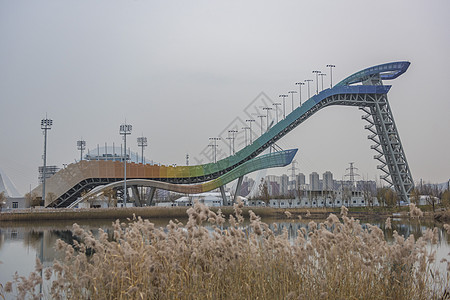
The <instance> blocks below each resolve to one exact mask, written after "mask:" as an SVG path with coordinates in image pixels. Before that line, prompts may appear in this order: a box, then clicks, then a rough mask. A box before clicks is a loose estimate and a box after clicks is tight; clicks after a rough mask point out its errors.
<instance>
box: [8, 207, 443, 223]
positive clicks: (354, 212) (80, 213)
mask: <svg viewBox="0 0 450 300" xmlns="http://www.w3.org/2000/svg"><path fill="white" fill-rule="evenodd" d="M188 208H189V207H130V208H91V209H26V210H16V211H10V212H2V213H0V222H10V221H31V222H33V221H44V220H73V221H77V220H95V219H99V220H100V219H105V220H116V219H119V220H126V219H127V218H130V219H131V218H133V216H139V217H142V218H143V219H155V218H166V219H177V218H185V217H186V215H187V213H186V212H187V209H188ZM348 209H349V212H348V215H349V216H350V217H355V218H358V219H362V220H365V219H372V220H373V219H386V218H387V217H392V216H393V214H395V216H396V217H408V207H393V208H388V207H371V208H370V207H350V208H348ZM421 209H422V210H424V211H425V217H430V218H432V217H433V214H432V212H430V211H429V210H430V208H428V207H421ZM211 210H212V211H213V212H217V208H211ZM221 210H222V213H223V214H224V215H225V216H228V215H230V214H233V208H232V207H231V206H227V207H221ZM249 210H252V211H253V212H255V213H256V214H257V215H258V216H260V217H263V218H266V217H270V218H280V219H282V218H286V214H285V212H286V211H288V212H289V213H290V214H291V215H292V217H293V218H297V217H298V216H301V217H302V218H307V219H312V220H316V219H326V218H327V217H328V215H329V214H330V213H334V214H337V213H339V210H340V209H339V208H332V207H327V208H272V207H243V209H242V214H243V216H244V217H249ZM442 219H444V217H442ZM449 219H450V215H449Z"/></svg>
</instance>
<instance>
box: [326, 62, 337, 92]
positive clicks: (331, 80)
mask: <svg viewBox="0 0 450 300" xmlns="http://www.w3.org/2000/svg"><path fill="white" fill-rule="evenodd" d="M327 68H330V89H331V88H332V87H333V68H336V66H335V65H327Z"/></svg>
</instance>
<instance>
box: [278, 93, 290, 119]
mask: <svg viewBox="0 0 450 300" xmlns="http://www.w3.org/2000/svg"><path fill="white" fill-rule="evenodd" d="M278 97H281V98H283V119H286V101H285V99H286V97H288V95H279V96H278Z"/></svg>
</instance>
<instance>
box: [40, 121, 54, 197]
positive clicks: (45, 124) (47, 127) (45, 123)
mask: <svg viewBox="0 0 450 300" xmlns="http://www.w3.org/2000/svg"><path fill="white" fill-rule="evenodd" d="M52 125H53V120H51V119H47V116H45V119H42V120H41V129H42V130H44V168H43V170H42V173H43V179H44V180H43V182H42V201H44V205H45V180H46V177H47V130H50V129H51V128H52Z"/></svg>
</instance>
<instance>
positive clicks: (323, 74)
mask: <svg viewBox="0 0 450 300" xmlns="http://www.w3.org/2000/svg"><path fill="white" fill-rule="evenodd" d="M319 76H320V77H321V79H322V89H321V90H322V91H323V76H327V74H325V73H320V74H319Z"/></svg>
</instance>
